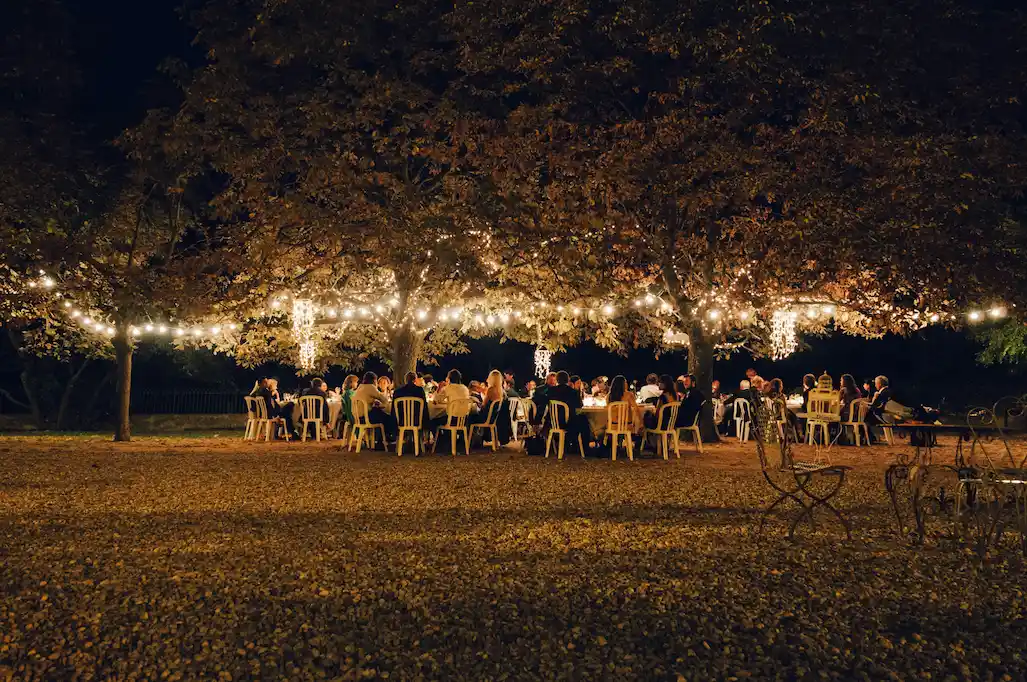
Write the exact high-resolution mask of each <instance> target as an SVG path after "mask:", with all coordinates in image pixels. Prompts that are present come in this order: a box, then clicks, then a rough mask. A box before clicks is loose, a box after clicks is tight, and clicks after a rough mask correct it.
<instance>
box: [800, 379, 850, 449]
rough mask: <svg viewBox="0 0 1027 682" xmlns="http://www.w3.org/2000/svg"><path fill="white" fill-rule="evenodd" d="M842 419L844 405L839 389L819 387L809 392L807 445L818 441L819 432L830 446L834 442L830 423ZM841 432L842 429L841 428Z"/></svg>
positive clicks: (826, 444)
mask: <svg viewBox="0 0 1027 682" xmlns="http://www.w3.org/2000/svg"><path fill="white" fill-rule="evenodd" d="M824 376H826V375H824ZM821 378H823V377H821ZM841 421H842V405H841V398H840V397H839V396H838V391H835V390H834V389H831V390H821V389H819V388H818V389H814V390H812V391H810V392H809V404H808V408H807V410H806V444H807V445H816V444H817V441H818V439H817V434H820V435H822V436H823V438H822V439H820V440H821V441H822V443H823V444H824V445H825V446H827V447H828V448H830V447H831V446H832V445H833V444H834V443H833V442H832V440H831V432H830V428H829V425H830V424H840V423H841ZM840 434H841V431H840V430H839V435H840ZM836 439H837V437H836Z"/></svg>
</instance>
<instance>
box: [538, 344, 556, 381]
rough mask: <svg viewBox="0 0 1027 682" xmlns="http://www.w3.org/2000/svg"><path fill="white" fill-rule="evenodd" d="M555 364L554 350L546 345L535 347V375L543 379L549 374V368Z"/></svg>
mask: <svg viewBox="0 0 1027 682" xmlns="http://www.w3.org/2000/svg"><path fill="white" fill-rule="evenodd" d="M552 364H553V351H551V350H549V349H547V348H545V347H544V346H536V347H535V376H537V377H540V378H542V379H545V378H546V375H548V374H549V368H550V367H552Z"/></svg>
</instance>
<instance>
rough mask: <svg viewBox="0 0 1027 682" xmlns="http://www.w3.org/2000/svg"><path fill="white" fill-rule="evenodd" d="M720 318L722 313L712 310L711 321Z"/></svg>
mask: <svg viewBox="0 0 1027 682" xmlns="http://www.w3.org/2000/svg"><path fill="white" fill-rule="evenodd" d="M718 317H720V311H719V310H711V311H710V319H711V320H716V319H717V318H718Z"/></svg>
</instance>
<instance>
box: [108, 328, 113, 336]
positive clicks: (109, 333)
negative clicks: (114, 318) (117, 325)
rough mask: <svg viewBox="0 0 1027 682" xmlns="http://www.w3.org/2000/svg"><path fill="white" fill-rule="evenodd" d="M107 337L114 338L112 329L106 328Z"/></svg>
mask: <svg viewBox="0 0 1027 682" xmlns="http://www.w3.org/2000/svg"><path fill="white" fill-rule="evenodd" d="M107 336H114V327H107Z"/></svg>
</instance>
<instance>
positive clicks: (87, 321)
mask: <svg viewBox="0 0 1027 682" xmlns="http://www.w3.org/2000/svg"><path fill="white" fill-rule="evenodd" d="M82 323H83V324H86V325H90V324H92V323H93V321H92V320H90V319H89V318H88V317H87V318H86V319H84V320H82Z"/></svg>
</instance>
